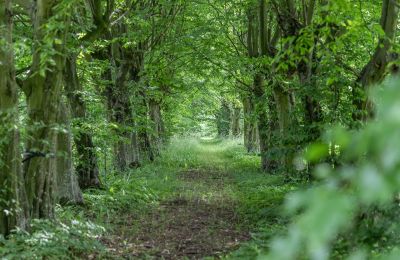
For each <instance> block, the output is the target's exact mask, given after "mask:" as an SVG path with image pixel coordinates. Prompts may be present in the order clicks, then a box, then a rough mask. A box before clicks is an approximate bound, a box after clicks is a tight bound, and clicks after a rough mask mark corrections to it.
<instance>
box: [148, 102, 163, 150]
mask: <svg viewBox="0 0 400 260" xmlns="http://www.w3.org/2000/svg"><path fill="white" fill-rule="evenodd" d="M149 112H150V120H151V122H152V126H153V127H152V129H153V133H152V135H151V140H152V143H153V147H154V148H155V153H156V155H159V154H160V151H161V148H162V145H163V143H164V131H165V129H164V121H163V118H162V113H161V105H160V102H158V101H156V100H155V99H153V98H151V99H150V100H149Z"/></svg>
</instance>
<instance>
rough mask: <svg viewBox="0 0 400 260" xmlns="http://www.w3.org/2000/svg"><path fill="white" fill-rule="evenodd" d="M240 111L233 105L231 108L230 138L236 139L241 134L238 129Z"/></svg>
mask: <svg viewBox="0 0 400 260" xmlns="http://www.w3.org/2000/svg"><path fill="white" fill-rule="evenodd" d="M241 112H242V109H241V108H240V107H239V106H237V105H234V106H233V108H232V115H231V133H232V137H234V138H237V137H239V136H240V134H241V129H240V116H241Z"/></svg>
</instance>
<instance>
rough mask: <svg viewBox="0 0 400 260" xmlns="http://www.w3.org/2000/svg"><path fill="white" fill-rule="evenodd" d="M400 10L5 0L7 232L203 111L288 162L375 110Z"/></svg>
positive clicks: (314, 0) (97, 183) (288, 2)
mask: <svg viewBox="0 0 400 260" xmlns="http://www.w3.org/2000/svg"><path fill="white" fill-rule="evenodd" d="M354 10H357V12H355V11H354ZM371 10H372V11H371ZM398 15H399V4H398V3H397V2H396V1H393V0H382V1H372V0H371V1H363V2H359V3H354V1H348V0H285V1H278V0H235V1H228V0H227V1H225V0H224V1H220V0H218V1H217V0H201V1H180V0H177V1H166V0H165V1H145V0H101V1H100V0H85V1H84V0H56V1H55V0H37V1H20V0H4V1H1V2H0V19H1V20H0V22H1V24H0V31H1V34H0V37H1V38H0V42H1V45H0V46H1V47H0V112H1V114H0V121H1V122H0V125H1V127H0V131H1V133H0V163H1V164H0V186H1V196H0V205H1V209H2V210H1V211H0V234H5V235H7V234H9V232H10V231H11V230H12V229H13V228H15V227H16V226H20V227H23V228H24V227H26V226H27V224H28V223H29V221H30V219H32V218H52V217H53V215H54V205H55V204H56V203H58V202H60V201H61V202H82V194H81V190H82V189H87V188H99V187H101V180H100V172H101V169H104V170H103V172H104V173H107V172H108V171H109V170H110V167H107V166H108V165H110V162H111V163H112V165H113V169H115V170H116V171H118V172H123V171H126V170H128V169H129V168H135V167H140V165H141V164H142V163H143V161H146V160H149V161H152V160H154V159H155V158H156V157H157V156H158V154H159V151H160V149H161V148H162V146H163V145H164V144H165V143H166V141H167V140H168V137H169V136H170V135H172V134H176V133H183V132H185V131H188V130H197V129H198V127H197V126H198V125H201V124H204V122H207V124H208V123H209V122H210V121H211V122H212V123H213V124H214V127H215V128H216V132H218V134H219V135H221V136H228V135H229V134H231V135H232V136H238V135H239V134H240V133H241V132H242V133H243V136H244V144H245V146H246V149H247V150H248V151H249V152H259V153H260V155H261V159H262V160H261V161H262V162H261V168H262V169H263V170H265V171H268V172H270V173H272V172H274V171H282V172H286V173H291V172H293V169H292V168H293V163H292V162H293V159H294V157H295V156H296V154H297V153H298V152H299V151H302V150H303V149H304V148H305V147H307V145H308V144H309V143H311V142H314V141H316V140H318V139H319V138H320V136H321V130H322V127H323V126H324V125H327V124H328V125H332V124H337V123H339V124H342V125H344V126H347V127H351V128H355V127H358V126H359V125H360V124H362V122H363V120H366V119H368V118H369V117H371V116H373V113H372V111H373V102H371V101H370V100H368V99H367V98H366V96H367V95H366V93H367V92H368V89H369V88H370V87H371V86H373V85H374V84H375V83H378V82H380V81H382V80H383V79H384V77H385V76H386V75H387V74H388V73H395V72H397V65H396V62H397V61H398V60H397V55H396V50H397V48H398V47H397V44H396V39H397V26H398ZM375 25H379V26H375ZM241 119H243V120H242V122H241V121H240V120H241ZM110 151H111V152H112V154H113V156H110V157H107V156H106V155H107V154H109V153H110ZM21 155H23V156H21ZM101 155H104V158H102V157H101ZM109 158H111V159H109ZM288 176H290V175H289V174H288ZM304 176H308V174H304Z"/></svg>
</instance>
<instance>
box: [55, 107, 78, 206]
mask: <svg viewBox="0 0 400 260" xmlns="http://www.w3.org/2000/svg"><path fill="white" fill-rule="evenodd" d="M57 122H58V124H59V126H60V128H62V129H61V130H59V131H58V132H57V155H56V156H57V187H58V188H57V193H58V198H57V201H59V202H61V203H62V204H65V203H73V204H81V203H83V196H82V191H81V189H80V188H79V184H78V177H77V176H76V174H75V169H74V165H73V159H72V136H71V127H70V124H71V122H70V112H69V109H68V107H67V106H66V105H65V104H64V103H63V102H62V103H61V104H60V107H59V111H58V116H57Z"/></svg>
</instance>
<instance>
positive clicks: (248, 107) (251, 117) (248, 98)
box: [242, 93, 259, 153]
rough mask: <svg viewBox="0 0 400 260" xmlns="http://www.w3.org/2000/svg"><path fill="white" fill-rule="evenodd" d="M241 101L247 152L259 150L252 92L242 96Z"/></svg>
mask: <svg viewBox="0 0 400 260" xmlns="http://www.w3.org/2000/svg"><path fill="white" fill-rule="evenodd" d="M242 103H243V116H244V118H243V140H244V146H245V147H246V150H247V152H248V153H257V152H258V151H259V139H258V124H257V115H256V111H255V106H254V98H252V94H250V93H249V94H246V95H244V96H243V97H242Z"/></svg>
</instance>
